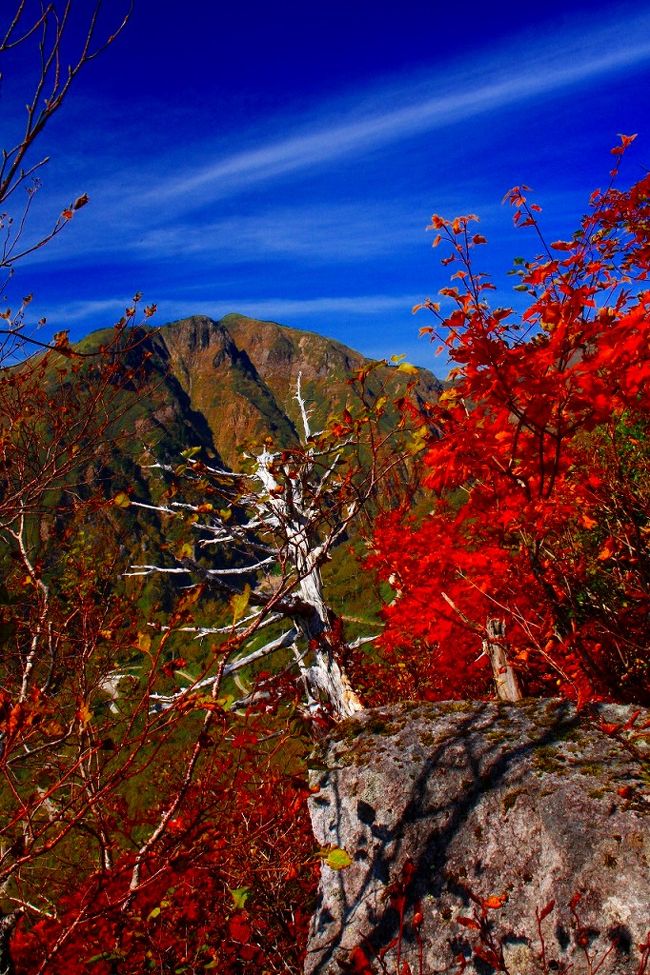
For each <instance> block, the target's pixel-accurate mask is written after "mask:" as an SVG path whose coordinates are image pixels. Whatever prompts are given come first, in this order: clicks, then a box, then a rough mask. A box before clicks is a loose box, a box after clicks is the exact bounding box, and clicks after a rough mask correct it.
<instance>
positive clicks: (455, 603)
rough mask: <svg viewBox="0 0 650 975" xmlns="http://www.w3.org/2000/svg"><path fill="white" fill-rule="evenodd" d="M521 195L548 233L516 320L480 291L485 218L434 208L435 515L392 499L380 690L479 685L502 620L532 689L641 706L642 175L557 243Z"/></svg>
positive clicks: (377, 553)
mask: <svg viewBox="0 0 650 975" xmlns="http://www.w3.org/2000/svg"><path fill="white" fill-rule="evenodd" d="M630 141H631V137H622V141H621V145H620V146H617V147H616V148H615V150H614V153H615V155H616V156H617V158H618V157H620V155H621V153H622V151H623V149H624V148H625V147H626V145H628V144H629V142H630ZM611 175H612V178H613V177H614V176H616V175H617V169H615V170H614V171H613V173H612V174H611ZM527 192H528V188H527V187H517V188H515V189H514V190H512V191H511V192H510V193H509V194H508V195H507V197H506V199H507V200H508V201H509V202H510V203H511V204H512V205H513V206H514V207H515V211H516V212H515V218H514V219H515V224H518V225H520V226H530V227H532V228H533V229H534V230H535V231H536V233H537V234H538V237H539V240H540V241H541V244H542V252H541V254H540V255H539V256H538V257H536V258H535V259H534V260H533V261H531V262H528V263H526V262H523V261H520V262H519V263H518V264H516V267H515V273H516V274H517V275H519V277H520V283H519V285H518V290H520V291H523V292H525V293H526V294H527V295H528V296H529V298H530V303H529V305H528V307H527V309H526V310H525V311H524V312H523V314H522V315H521V316H519V317H517V316H515V314H514V312H513V310H512V309H510V308H496V309H491V308H490V307H489V305H488V303H487V301H486V293H487V291H488V290H489V289H491V288H493V285H492V284H491V283H490V282H489V280H488V279H487V277H486V276H484V275H482V274H480V273H478V272H477V271H476V270H475V268H474V263H473V255H472V250H473V249H474V248H475V247H477V246H479V245H481V244H484V243H485V238H484V237H482V236H481V235H479V234H475V233H473V231H472V228H471V224H472V222H473V221H474V220H475V219H476V218H475V217H473V216H466V217H459V218H457V219H455V220H451V221H450V220H445V219H443V218H442V217H439V216H434V217H433V219H432V223H431V229H434V230H436V231H437V237H436V239H435V241H434V246H436V245H437V244H438V243H440V242H441V241H444V242H446V243H447V244H448V245H449V246H450V249H451V253H450V256H449V257H446V258H445V259H444V260H443V264H449V263H454V264H455V265H456V266H457V270H456V271H455V273H454V274H453V278H454V279H456V281H457V282H458V283H457V284H456V285H454V286H452V287H446V288H443V289H442V291H441V294H442V296H443V298H444V299H446V302H447V304H446V306H445V310H441V306H440V304H438V303H435V302H432V301H429V300H427V301H426V302H425V303H424V306H420V307H426V308H428V309H429V310H430V311H432V312H433V313H434V315H435V316H436V317H437V319H438V322H439V324H438V325H437V326H435V327H433V328H429V327H427V328H424V329H422V331H423V332H425V333H433V334H434V335H435V336H437V337H438V339H439V340H441V341H442V342H443V343H444V345H445V346H446V347H447V349H448V354H449V357H450V359H451V360H452V361H453V362H454V363H455V364H456V366H455V368H454V370H453V373H452V377H453V382H452V383H451V385H450V387H449V388H448V389H447V390H446V392H445V393H443V395H442V396H441V397H440V399H439V401H438V403H436V404H435V405H432V406H431V407H430V408H429V410H428V413H427V416H426V421H427V423H428V426H429V430H430V435H429V441H428V447H427V450H426V455H425V458H424V459H425V464H426V465H427V467H428V468H429V474H428V477H427V481H426V483H427V485H428V487H429V489H430V490H431V492H432V497H431V502H432V503H431V508H430V511H429V512H428V513H427V514H426V516H424V517H422V518H420V519H415V518H414V517H413V516H412V514H411V513H409V512H403V511H402V512H395V513H393V514H391V515H390V516H388V517H385V518H384V519H383V520H381V522H380V523H379V524H378V526H377V529H376V532H375V535H374V540H373V547H374V554H373V555H372V557H371V559H370V563H371V565H372V566H373V567H374V568H375V569H377V570H378V572H379V573H380V574H381V576H382V577H383V578H384V579H387V580H390V582H391V584H392V586H393V588H394V590H395V597H394V599H393V601H392V603H390V605H388V606H387V607H386V610H385V617H386V623H387V627H386V631H385V633H384V635H383V638H382V641H381V647H382V650H383V654H384V661H383V664H381V665H379V668H380V669H381V667H382V666H383V667H385V666H388V667H390V668H391V671H392V675H393V676H392V677H391V681H390V682H389V684H387V682H385V681H384V682H383V686H384V687H385V686H390V687H391V689H392V690H391V692H392V693H396V694H397V695H398V696H400V697H404V696H416V697H418V696H424V697H425V698H431V699H441V698H445V697H466V696H481V695H484V694H486V693H489V689H490V678H491V673H490V666H489V662H488V661H487V658H486V656H485V654H482V652H481V651H482V646H483V641H484V639H485V637H486V623H487V621H488V619H491V618H492V619H493V618H495V617H496V618H498V619H500V620H503V621H504V623H505V624H506V633H507V644H508V646H507V649H508V654H509V657H510V660H511V662H512V665H513V666H514V668H515V670H516V671H517V672H518V674H519V676H520V678H521V679H522V680H523V683H524V687H525V690H526V691H527V692H528V693H532V694H548V693H554V694H555V693H560V694H562V695H565V696H567V697H571V698H574V699H576V700H578V702H580V703H584V702H586V701H590V700H594V699H601V698H614V699H617V698H619V699H623V700H635V701H639V702H647V701H648V699H649V695H650V686H649V673H650V672H649V666H650V665H649V661H648V658H647V652H646V650H645V647H646V645H647V633H648V610H649V607H650V600H649V587H648V583H649V569H650V564H649V561H648V554H647V540H648V531H649V528H648V500H649V491H648V488H649V482H648V448H647V440H646V434H647V430H648V423H649V419H650V417H649V412H648V410H649V407H650V386H649V385H648V380H649V379H650V362H649V360H648V340H649V338H650V291H649V290H647V288H646V287H645V282H646V280H647V276H648V269H649V266H650V176H646V177H645V178H644V179H642V180H641V181H640V182H638V183H637V184H636V185H634V186H633V187H632V188H631V189H629V190H626V191H623V190H619V189H615V188H613V185H612V184H610V187H609V188H608V189H607V190H606V191H605V192H600V191H596V192H595V193H594V194H593V195H592V197H591V201H590V211H589V213H588V214H587V215H586V216H585V217H584V218H583V220H582V222H581V225H580V228H579V230H578V231H577V232H576V233H575V234H574V235H573V237H572V238H571V239H569V240H566V241H562V240H558V241H555V242H554V243H551V244H549V245H547V244H546V242H545V240H544V238H543V236H542V233H541V230H540V227H539V224H538V216H537V214H538V212H539V210H540V208H539V207H538V206H537V205H536V204H531V203H529V201H528V199H527V196H526V195H525V194H526V193H527ZM449 306H451V310H449V311H447V310H446V308H447V307H449ZM395 675H396V676H395ZM374 680H375V681H376V680H377V675H376V674H375V677H374ZM365 683H366V687H367V688H368V687H369V684H370V683H371V682H370V681H368V679H366V681H365ZM379 686H381V685H379ZM380 697H381V695H375V699H379V698H380Z"/></svg>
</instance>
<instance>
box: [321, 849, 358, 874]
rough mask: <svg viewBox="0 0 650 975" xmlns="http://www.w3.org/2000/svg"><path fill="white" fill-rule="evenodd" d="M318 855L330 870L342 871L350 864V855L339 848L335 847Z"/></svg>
mask: <svg viewBox="0 0 650 975" xmlns="http://www.w3.org/2000/svg"><path fill="white" fill-rule="evenodd" d="M318 855H319V856H321V857H322V858H323V863H326V864H327V866H328V867H331V869H332V870H343V869H344V868H345V867H349V866H350V864H351V863H352V857H351V856H350V854H349V853H348V852H347V850H344V849H342V848H341V847H340V846H335V847H333V848H332V849H331V850H322V851H321V852H320V853H319V854H318Z"/></svg>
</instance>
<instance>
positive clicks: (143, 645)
mask: <svg viewBox="0 0 650 975" xmlns="http://www.w3.org/2000/svg"><path fill="white" fill-rule="evenodd" d="M137 645H138V649H139V650H142V652H143V653H149V651H150V650H151V637H150V636H149V634H148V633H138V644H137Z"/></svg>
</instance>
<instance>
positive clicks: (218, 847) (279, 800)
mask: <svg viewBox="0 0 650 975" xmlns="http://www.w3.org/2000/svg"><path fill="white" fill-rule="evenodd" d="M237 724H239V725H240V727H239V728H238V727H237ZM210 738H211V741H209V742H205V743H204V744H205V747H206V752H205V760H204V763H203V766H202V771H201V774H200V776H199V777H198V778H197V779H196V782H195V783H194V784H193V786H192V788H191V789H190V790H189V791H188V792H187V794H186V795H185V796H184V798H183V802H182V804H180V805H179V806H178V809H177V811H176V814H175V815H174V816H173V818H168V820H167V822H166V828H165V830H164V831H162V832H161V833H160V835H159V838H158V841H157V842H156V843H154V844H151V845H150V846H149V848H148V850H147V854H146V856H145V857H144V858H142V859H141V862H140V864H139V866H138V867H137V869H136V866H137V860H138V854H137V853H136V852H133V853H129V852H126V853H124V854H123V855H122V856H121V858H120V859H119V861H117V862H116V863H114V864H113V865H111V866H110V867H108V866H107V867H106V869H103V870H99V871H97V872H95V873H93V874H91V875H90V876H88V877H87V878H86V879H85V880H83V881H82V882H80V883H79V884H78V886H76V887H75V889H74V890H72V891H71V892H70V893H69V894H67V895H65V896H62V897H61V898H60V900H59V901H58V903H57V905H56V910H55V911H54V912H52V913H51V914H50V915H49V916H44V917H42V918H41V919H40V920H38V921H36V923H34V921H33V919H29V920H28V919H27V918H25V921H24V922H19V924H18V927H17V929H16V931H15V933H14V935H13V938H12V945H11V954H12V960H13V963H14V966H15V972H16V975H23V973H24V975H27V973H28V972H29V973H36V972H48V973H51V975H58V973H61V975H62V973H66V975H71V973H76V972H79V973H81V972H89V971H92V972H93V973H96V975H113V973H115V972H124V973H126V972H146V971H150V970H151V971H165V972H198V971H201V972H203V971H206V972H207V971H217V972H219V973H224V975H230V973H233V975H235V973H239V972H244V971H267V972H269V973H271V972H276V971H278V972H279V971H282V972H287V971H295V972H299V971H300V970H301V962H302V950H303V948H304V944H305V940H306V933H307V926H308V923H309V918H310V913H311V911H310V906H311V904H312V900H313V895H314V892H315V885H316V880H317V862H318V861H317V859H316V858H315V857H314V856H313V855H312V853H313V837H312V836H311V832H310V829H309V821H308V817H307V815H306V804H305V798H306V796H307V794H308V788H307V786H306V784H305V782H304V780H303V778H302V777H301V775H300V774H298V773H296V772H293V773H292V772H291V770H290V768H288V765H290V764H291V760H289V762H287V754H289V755H290V754H291V751H292V746H291V741H289V736H288V735H287V733H286V731H284V732H283V731H282V730H281V726H280V725H279V724H278V722H277V720H273V721H271V722H270V721H269V719H268V718H262V717H258V718H255V717H252V716H251V717H250V718H249V719H248V720H247V721H245V722H244V724H243V726H242V721H241V719H236V720H235V721H234V722H231V720H230V719H227V718H226V716H225V714H222V715H221V717H219V716H218V715H217V719H216V721H215V722H213V724H212V730H211V734H210ZM173 778H174V775H173V773H172V772H170V770H165V769H159V781H160V791H161V800H160V802H161V808H165V805H166V804H168V802H169V793H170V791H171V790H172V789H173V785H174V783H173ZM176 788H178V784H176ZM126 808H127V804H126V803H124V810H126ZM158 812H159V811H158V810H157V809H155V808H154V809H149V810H147V811H146V814H145V818H144V819H143V821H142V823H141V824H140V826H138V823H137V822H135V821H132V820H130V819H129V818H128V817H126V816H125V818H124V819H123V820H122V821H121V822H120V821H119V819H118V817H117V815H116V817H115V819H114V821H113V822H112V824H111V827H112V831H113V833H114V835H115V838H116V845H117V842H118V838H119V837H118V834H122V835H123V836H131V838H132V839H133V840H135V839H136V838H137V835H138V829H140V830H142V829H143V828H145V820H146V823H147V824H149V822H150V821H151V820H152V819H155V817H156V815H157V814H158ZM146 828H148V825H147V827H146Z"/></svg>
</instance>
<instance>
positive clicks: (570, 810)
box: [305, 700, 650, 975]
mask: <svg viewBox="0 0 650 975" xmlns="http://www.w3.org/2000/svg"><path fill="white" fill-rule="evenodd" d="M633 715H634V711H633V709H631V708H627V707H624V706H614V705H599V706H598V707H597V708H595V709H594V710H593V711H591V712H590V713H589V714H588V715H587V714H586V713H581V714H577V713H576V710H575V708H574V707H573V706H572V705H570V704H568V703H566V702H560V701H556V700H545V701H534V702H522V703H520V704H487V703H477V702H472V703H465V702H448V703H441V704H417V705H414V704H404V705H400V706H397V707H391V708H378V709H374V710H371V711H365V712H362V713H360V714H359V715H355V716H354V717H353V718H350V719H348V720H346V721H345V722H343V723H342V724H341V725H339V726H338V727H337V728H336V730H335V731H334V733H333V734H332V735H331V736H330V738H329V739H328V740H327V741H326V742H325V744H324V745H323V748H322V754H321V756H320V759H319V761H320V763H321V765H322V767H321V768H318V769H317V770H315V771H313V772H312V778H313V783H312V784H313V785H314V786H318V787H319V791H318V792H315V793H314V795H313V796H312V798H311V800H310V807H311V817H312V823H313V829H314V833H315V836H316V839H317V841H318V843H319V844H320V845H321V847H322V855H323V858H324V859H323V867H322V876H321V884H320V890H319V900H318V906H317V911H316V913H315V915H314V918H313V921H312V930H311V936H310V942H309V945H308V950H307V961H306V967H305V971H306V972H307V973H309V975H316V973H318V975H326V973H327V975H334V973H336V975H341V973H342V972H346V971H347V972H357V973H362V975H369V973H371V972H378V973H379V972H384V973H390V975H398V973H399V975H402V973H403V972H410V973H412V975H425V973H427V975H429V973H436V972H460V971H462V970H463V967H464V966H465V965H466V966H467V971H468V973H470V972H471V973H473V972H477V973H479V975H488V973H490V972H492V971H495V970H504V971H507V972H509V973H510V975H532V973H539V975H550V973H553V972H555V973H559V975H562V973H563V972H566V971H567V967H568V966H571V975H595V972H596V970H597V971H598V972H599V973H600V975H611V973H620V975H622V973H630V975H632V973H635V972H639V971H640V970H641V969H640V964H641V962H642V959H643V955H644V953H643V951H642V950H641V949H640V947H639V946H640V945H642V944H643V943H645V942H646V939H647V937H648V932H649V931H650V805H649V803H648V800H647V796H648V790H647V785H648V775H647V768H648V766H647V763H646V761H645V757H644V756H647V755H648V728H647V727H646V728H645V729H644V728H643V725H644V724H646V723H647V722H648V718H649V714H648V713H647V712H641V713H640V714H639V715H638V716H637V717H636V719H635V720H634V722H633V723H632V724H631V727H628V728H626V727H625V725H626V723H628V724H629V722H630V718H631V717H633ZM316 764H318V762H317V763H316ZM333 848H337V849H343V850H345V851H346V852H347V853H348V854H349V857H350V858H351V863H349V865H347V866H343V867H342V869H333V868H332V867H330V866H329V865H328V863H327V858H326V851H327V850H328V849H330V850H331V849H333ZM329 859H330V861H331V862H332V863H333V864H334V866H339V867H340V865H341V863H342V862H343V863H345V862H347V857H345V856H344V855H343V854H335V855H334V856H332V854H331V853H330V857H329ZM552 901H553V902H554V905H552V906H551V902H552ZM545 908H546V911H545ZM540 914H544V915H545V916H544V917H543V918H542V919H541V920H539V923H538V916H539V915H540ZM540 931H541V935H542V938H540ZM542 941H543V947H542ZM648 952H649V953H650V948H649V949H648ZM605 955H606V957H605ZM646 960H647V959H646ZM405 962H406V963H407V965H408V966H409V967H408V968H404V963H405ZM601 962H602V964H601Z"/></svg>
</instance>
